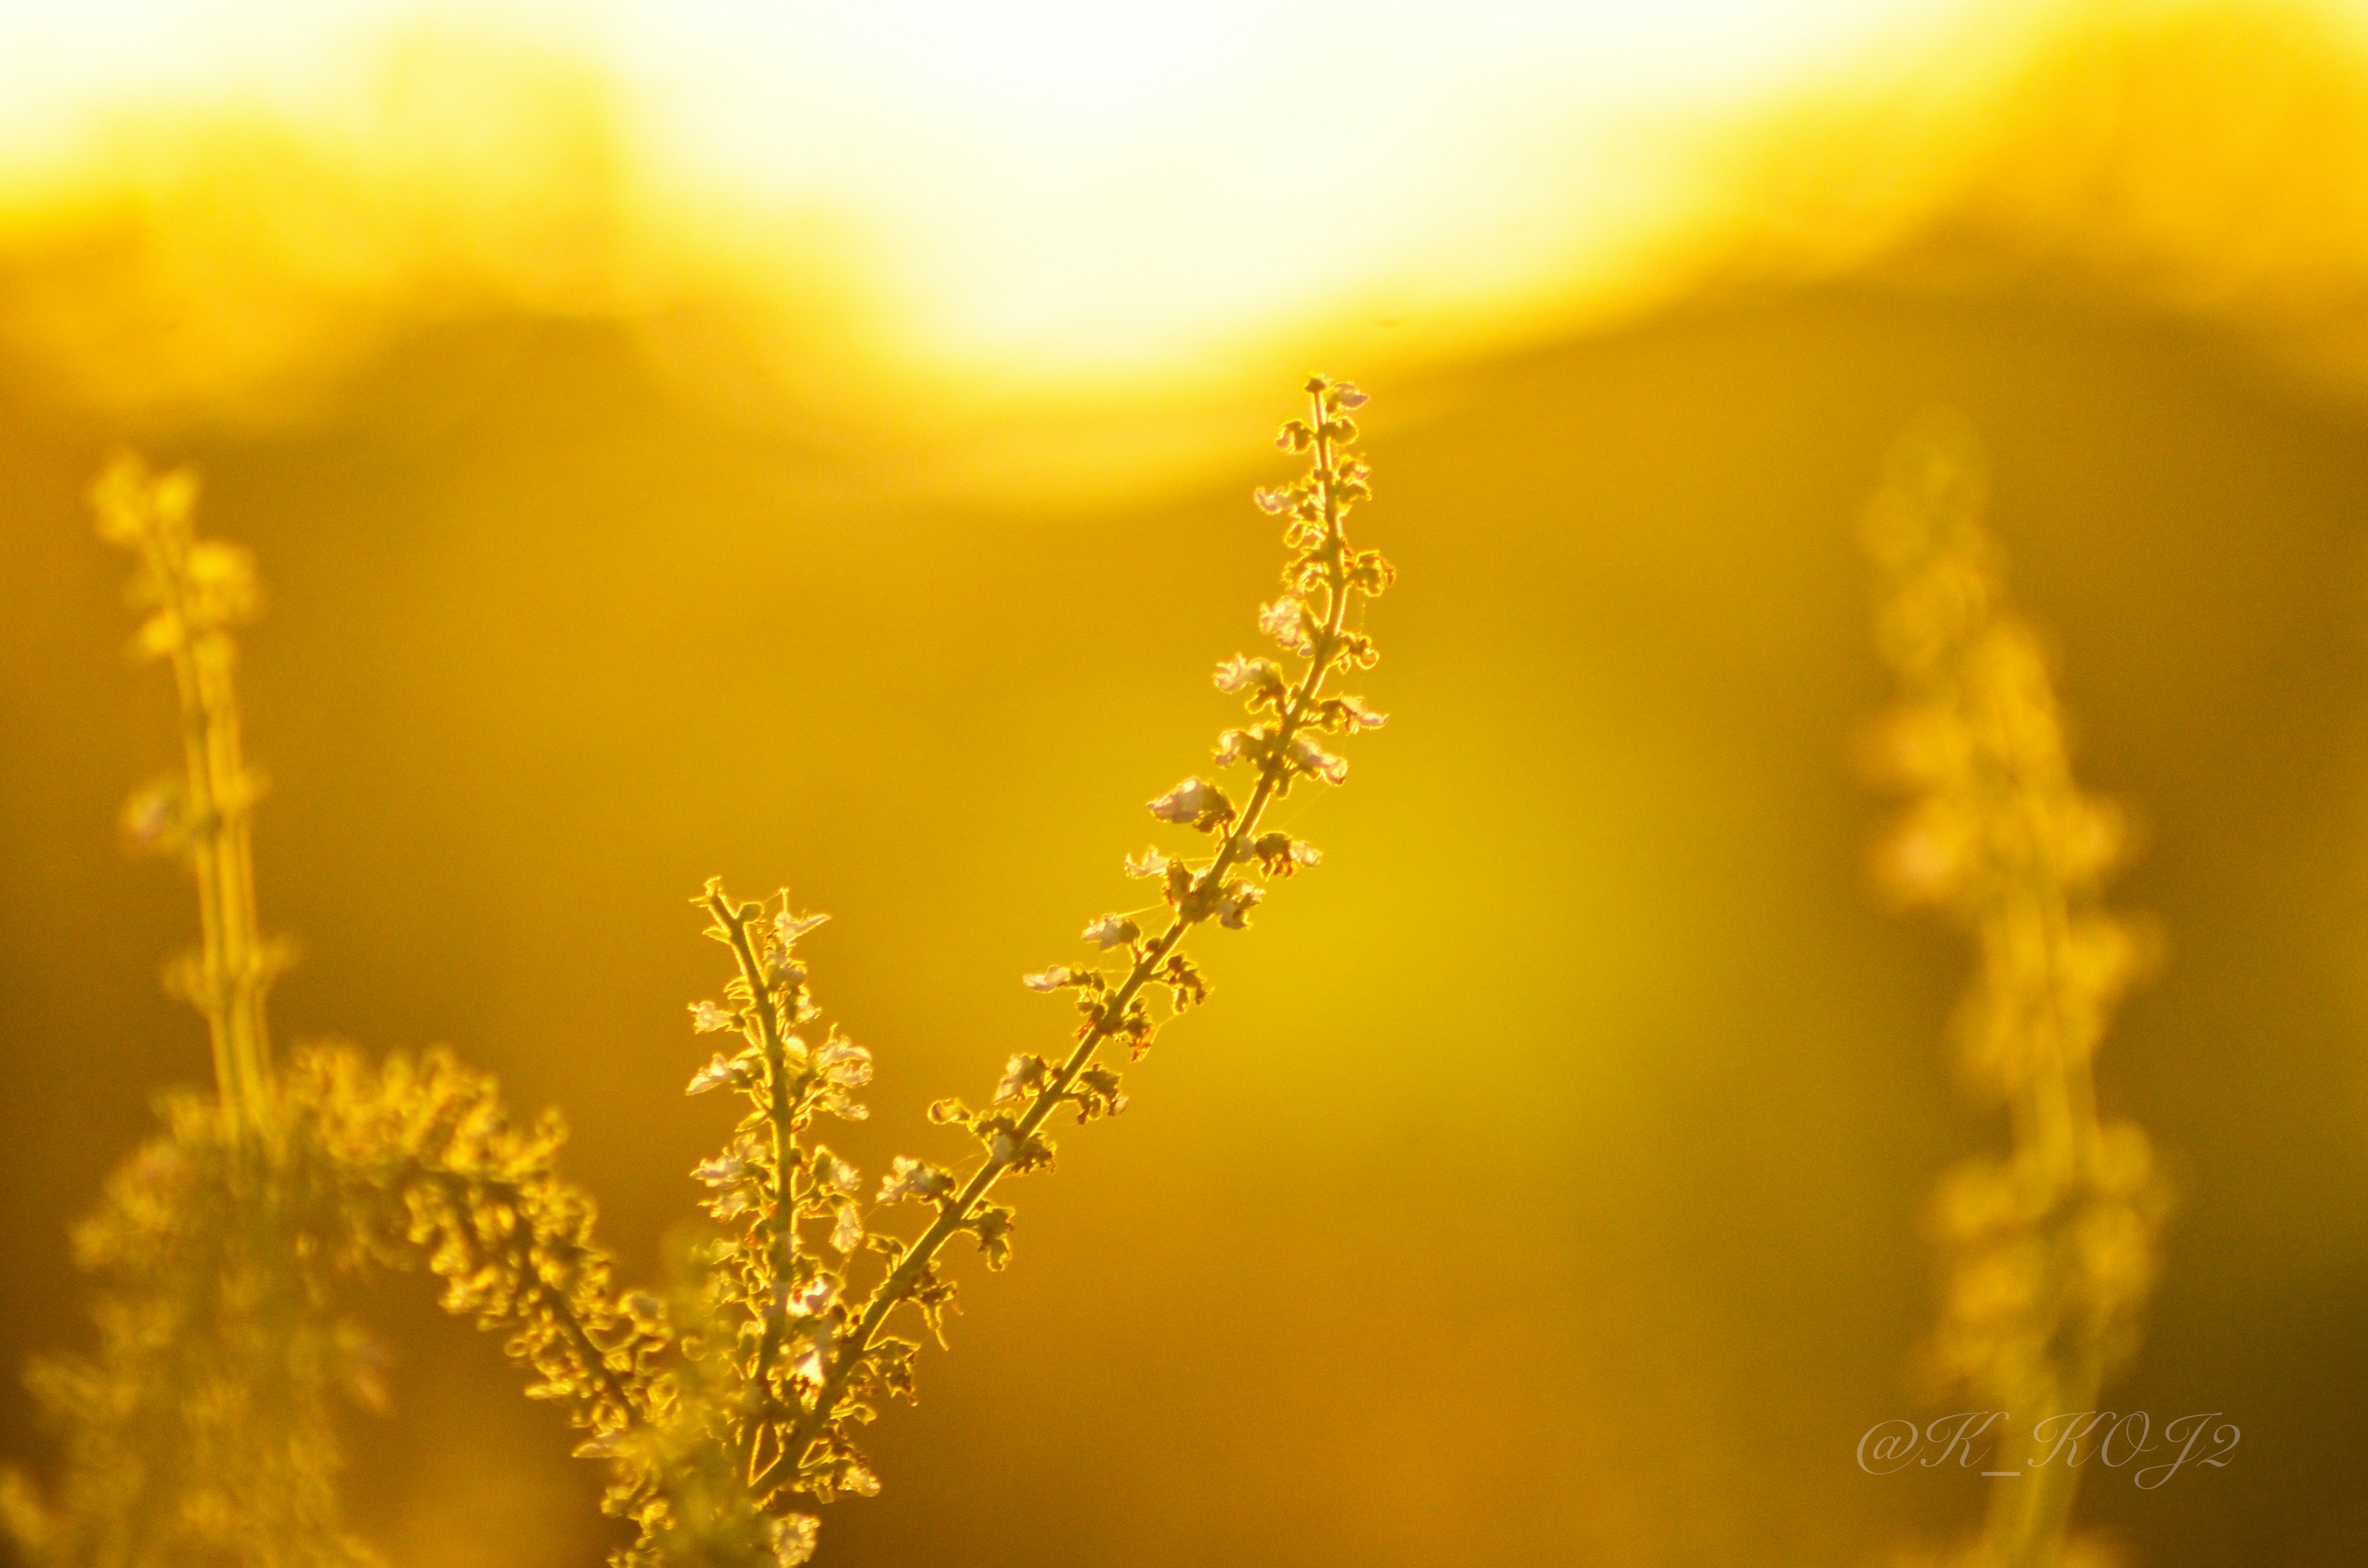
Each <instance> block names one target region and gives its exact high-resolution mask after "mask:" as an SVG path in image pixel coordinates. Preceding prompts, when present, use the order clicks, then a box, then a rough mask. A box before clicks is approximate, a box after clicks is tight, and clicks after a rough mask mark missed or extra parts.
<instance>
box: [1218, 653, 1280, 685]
mask: <svg viewBox="0 0 2368 1568" xmlns="http://www.w3.org/2000/svg"><path fill="white" fill-rule="evenodd" d="M1281 676H1282V672H1281V670H1279V669H1277V668H1275V666H1274V661H1272V660H1271V659H1250V658H1245V657H1243V656H1242V655H1241V654H1239V653H1236V654H1235V655H1234V656H1233V657H1232V658H1230V659H1227V660H1226V661H1225V662H1224V664H1222V665H1218V666H1217V689H1218V690H1219V691H1247V690H1248V689H1249V688H1250V687H1254V686H1258V685H1259V684H1260V683H1262V682H1264V681H1265V680H1267V679H1268V678H1269V677H1272V678H1275V679H1277V680H1280V679H1281Z"/></svg>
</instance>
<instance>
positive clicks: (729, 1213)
mask: <svg viewBox="0 0 2368 1568" xmlns="http://www.w3.org/2000/svg"><path fill="white" fill-rule="evenodd" d="M756 1206H757V1200H756V1199H753V1198H751V1197H749V1196H748V1189H747V1188H746V1187H733V1188H731V1189H729V1190H728V1191H725V1192H722V1193H718V1194H717V1195H716V1196H715V1197H713V1198H711V1199H708V1201H707V1211H708V1212H709V1213H710V1214H712V1215H714V1216H715V1217H716V1218H717V1219H719V1220H729V1219H731V1218H732V1217H733V1216H734V1215H736V1214H745V1213H746V1212H747V1211H748V1210H751V1209H753V1208H755V1207H756Z"/></svg>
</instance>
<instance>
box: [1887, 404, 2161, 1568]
mask: <svg viewBox="0 0 2368 1568" xmlns="http://www.w3.org/2000/svg"><path fill="white" fill-rule="evenodd" d="M1986 502H1987V469H1986V467H1985V463H1984V459H1983V454H1982V450H1981V448H1980V445H1979V442H1978V439H1977V437H1975V433H1974V431H1973V428H1972V426H1971V425H1970V424H1968V423H1967V422H1965V421H1964V419H1962V417H1959V416H1954V415H1942V414H1933V415H1926V416H1925V417H1924V418H1922V419H1921V420H1920V421H1919V422H1918V424H1917V425H1915V426H1912V427H1911V428H1910V429H1909V430H1908V431H1907V433H1906V434H1905V435H1903V436H1902V437H1900V439H1899V441H1898V442H1897V443H1896V446H1895V447H1894V449H1893V451H1892V454H1891V460H1890V469H1889V472H1888V473H1887V474H1886V476H1885V482H1884V485H1883V487H1882V489H1881V490H1880V491H1878V493H1877V494H1876V495H1875V496H1874V498H1873V502H1872V503H1871V504H1870V506H1868V509H1867V517H1866V523H1865V539H1866V544H1867V549H1868V551H1869V553H1870V554H1871V555H1872V556H1873V561H1874V563H1875V566H1876V568H1877V571H1878V573H1879V574H1880V578H1881V584H1882V596H1883V597H1882V602H1881V606H1880V608H1879V611H1878V613H1877V616H1876V621H1875V627H1876V642H1877V644H1878V646H1879V647H1880V649H1881V651H1882V653H1883V655H1884V659H1885V660H1887V661H1888V662H1889V663H1890V665H1892V667H1893V668H1894V669H1895V670H1896V672H1897V673H1898V676H1899V680H1900V686H1901V688H1902V692H1903V696H1904V701H1903V702H1902V704H1901V706H1900V707H1899V708H1898V709H1897V710H1896V711H1894V712H1893V713H1892V714H1891V715H1890V716H1889V718H1888V720H1887V722H1885V724H1884V727H1883V729H1882V731H1881V732H1880V736H1879V744H1878V746H1877V760H1878V762H1879V764H1880V766H1881V767H1882V768H1883V771H1884V772H1885V773H1886V774H1888V775H1889V776H1890V777H1891V778H1892V779H1893V780H1894V781H1895V782H1896V783H1897V784H1898V785H1899V786H1901V787H1902V788H1904V789H1905V790H1908V791H1909V792H1911V793H1912V795H1913V797H1914V800H1913V803H1912V804H1911V805H1910V806H1909V808H1908V810H1907V814H1906V816H1905V817H1904V819H1903V820H1902V821H1901V822H1900V824H1898V826H1897V827H1896V830H1895V831H1894V832H1893V833H1892V835H1891V836H1890V837H1889V838H1888V839H1887V840H1885V841H1884V844H1883V845H1882V846H1881V847H1880V850H1879V853H1878V855H1877V857H1876V862H1875V866H1876V871H1877V874H1878V876H1879V877H1880V879H1881V881H1882V883H1883V885H1884V888H1885V889H1886V890H1887V891H1888V892H1890V893H1891V894H1892V895H1893V896H1895V897H1896V898H1897V899H1898V900H1899V901H1900V902H1901V903H1906V904H1921V905H1926V906H1930V907H1932V908H1936V909H1939V910H1941V911H1942V912H1943V913H1945V914H1946V915H1949V916H1950V917H1951V918H1952V919H1953V920H1955V921H1956V922H1957V923H1958V924H1960V925H1962V926H1964V927H1965V928H1966V929H1967V931H1968V932H1969V933H1970V934H1971V935H1972V937H1973V938H1974V941H1975V950H1976V956H1977V960H1978V968H1977V972H1976V976H1975V983H1974V988H1973V990H1972V991H1971V992H1970V993H1968V994H1967V995H1966V997H1965V999H1964V1003H1963V1005H1962V1006H1960V1008H1959V1011H1958V1014H1957V1017H1956V1020H1955V1024H1954V1033H1955V1036H1956V1040H1957V1045H1958V1050H1959V1059H1960V1064H1961V1067H1962V1069H1963V1074H1964V1082H1965V1083H1966V1085H1967V1086H1968V1087H1969V1088H1970V1090H1971V1091H1972V1092H1973V1094H1974V1095H1975V1097H1976V1098H1977V1099H1978V1100H1980V1101H1981V1102H1982V1103H1984V1104H1996V1103H1998V1102H2000V1101H2003V1102H2004V1103H2005V1106H2006V1108H2007V1115H2008V1127H2009V1133H2010V1138H2011V1144H2012V1147H2011V1150H2010V1152H2009V1153H2008V1154H2007V1156H2006V1157H2005V1158H2003V1159H1998V1158H1988V1157H1984V1158H1977V1159H1975V1160H1971V1161H1968V1162H1967V1163H1965V1164H1964V1165H1960V1166H1959V1167H1958V1168H1957V1169H1956V1170H1954V1171H1953V1172H1952V1173H1951V1174H1950V1175H1949V1176H1948V1177H1947V1178H1946V1180H1945V1181H1944V1182H1943V1183H1942V1185H1941V1190H1940V1192H1939V1193H1938V1195H1937V1196H1936V1198H1935V1200H1934V1203H1933V1207H1932V1221H1933V1225H1934V1228H1935V1230H1936V1232H1937V1233H1938V1234H1939V1236H1940V1238H1941V1245H1942V1247H1943V1248H1944V1251H1945V1254H1946V1261H1947V1270H1948V1272H1947V1277H1946V1285H1945V1289H1944V1291H1943V1301H1944V1304H1943V1307H1942V1312H1941V1325H1940V1328H1939V1331H1938V1333H1937V1334H1936V1335H1935V1336H1934V1339H1933V1342H1932V1345H1931V1346H1930V1355H1931V1369H1932V1370H1933V1371H1934V1372H1935V1373H1936V1374H1937V1375H1938V1378H1939V1379H1940V1381H1942V1382H1943V1383H1945V1384H1946V1385H1947V1386H1949V1387H1952V1388H1963V1389H1965V1390H1968V1391H1970V1392H1972V1393H1973V1395H1974V1396H1975V1398H1977V1399H1980V1400H1983V1401H1986V1402H1987V1403H1988V1405H1989V1406H1991V1407H1992V1408H1995V1409H1998V1410H2001V1411H2004V1412H2006V1413H2007V1419H2006V1423H2005V1428H2004V1432H2003V1433H2002V1435H2001V1436H2000V1438H1999V1440H1998V1458H1997V1460H1995V1462H1996V1464H1997V1466H1998V1469H1999V1470H2000V1471H2007V1470H2010V1469H2011V1470H2017V1471H2020V1472H2021V1473H2020V1476H2019V1477H2000V1478H1999V1483H1998V1488H1997V1490H1996V1491H1994V1492H1993V1493H1991V1494H1990V1503H1989V1511H1988V1517H1987V1521H1986V1522H1985V1524H1984V1526H1983V1529H1982V1533H1981V1536H1980V1539H1979V1540H1978V1542H1977V1543H1976V1544H1975V1546H1974V1547H1973V1548H1972V1550H1971V1552H1970V1554H1969V1555H1968V1556H1967V1557H1966V1558H1965V1559H1964V1561H1965V1562H1967V1563H1969V1564H1974V1565H1977V1568H2059V1565H2063V1564H2071V1563H2075V1562H2090V1561H2098V1559H2092V1558H2090V1557H2089V1556H2086V1555H2085V1553H2087V1552H2088V1551H2090V1550H2091V1549H2090V1548H2089V1546H2087V1545H2084V1544H2082V1543H2080V1542H2078V1541H2076V1540H2071V1538H2069V1537H2068V1535H2067V1531H2068V1528H2069V1521H2070V1517H2071V1512H2072V1500H2073V1493H2074V1490H2075V1488H2076V1487H2077V1485H2078V1476H2079V1471H2078V1464H2077V1462H2076V1458H2075V1457H2074V1456H2068V1455H2066V1454H2065V1453H2062V1452H2056V1453H2053V1454H2051V1453H2049V1452H2048V1451H2046V1445H2045V1442H2044V1437H2046V1435H2047V1434H2048V1433H2050V1432H2054V1431H2057V1430H2059V1429H2060V1423H2056V1424H2051V1418H2053V1417H2055V1416H2058V1415H2085V1414H2087V1413H2090V1412H2093V1411H2094V1410H2095V1409H2096V1404H2097V1400H2098V1396H2099V1394H2100V1391H2101V1390H2102V1389H2103V1387H2104V1384H2105V1380H2106V1379H2107V1377H2108V1376H2110V1375H2111V1374H2112V1372H2113V1371H2114V1370H2115V1369H2118V1368H2119V1367H2121V1366H2122V1365H2123V1363H2124V1362H2126V1361H2127V1360H2128V1359H2129V1358H2130V1357H2131V1355H2132V1354H2133V1353H2134V1352H2135V1349H2136V1346H2137V1339H2138V1333H2139V1326H2140V1324H2139V1320H2140V1313H2141V1311H2142V1309H2143V1308H2144V1306H2145V1303H2146V1294H2147V1292H2148V1290H2150V1289H2151V1288H2152V1286H2153V1283H2154V1278H2155V1273H2156V1270H2157V1262H2158V1256H2157V1255H2158V1243H2157V1235H2158V1232H2159V1229H2160V1225H2161V1220H2162V1215H2163V1210H2164V1209H2165V1206H2166V1204H2165V1199H2166V1195H2165V1191H2164V1187H2163V1185H2162V1183H2161V1181H2160V1180H2159V1179H2158V1178H2157V1176H2156V1175H2155V1172H2154V1162H2153V1157H2152V1154H2151V1152H2150V1148H2149V1145H2148V1143H2147V1141H2146V1134H2145V1133H2144V1132H2143V1131H2140V1130H2139V1129H2138V1128H2137V1127H2136V1126H2135V1125H2133V1124H2131V1123H2129V1122H2124V1121H2110V1120H2104V1119H2100V1117H2099V1114H2098V1110H2097V1087H2096V1080H2095V1074H2094V1073H2093V1071H2092V1062H2093V1060H2094V1058H2095V1055H2096V1051H2097V1048H2098V1046H2099V1045H2100V1042H2101V1041H2102V1040H2103V1037H2104V1032H2105V1025H2106V1021H2107V1019H2108V1017H2110V1016H2111V1014H2112V1008H2113V1006H2114V1004H2115V1003H2116V1002H2117V1001H2118V1000H2119V999H2120V998H2121V996H2122V994H2123V992H2124V991H2125V990H2127V988H2128V987H2129V985H2130V984H2131V983H2132V982H2133V981H2134V980H2135V979H2136V978H2137V977H2138V975H2139V974H2140V973H2141V972H2142V971H2143V970H2144V968H2145V967H2146V963H2147V961H2148V960H2149V958H2150V956H2151V949H2152V943H2151V942H2150V941H2149V939H2148V937H2147V935H2146V932H2145V930H2144V928H2143V927H2141V926H2136V925H2135V924H2133V923H2132V922H2131V921H2130V920H2129V919H2127V918H2126V917H2123V916H2117V915H2111V914H2108V913H2106V912H2105V910H2104V909H2103V908H2102V906H2101V904H2100V892H2101V888H2102V884H2103V881H2104V879H2105V877H2106V875H2107V873H2108V872H2110V871H2111V870H2112V869H2114V868H2115V867H2116V866H2117V865H2119V864H2120V863H2121V862H2122V860H2123V858H2125V857H2126V855H2127V853H2128V848H2129V839H2130V833H2129V830H2128V827H2127V825H2126V824H2125V821H2124V818H2123V814H2122V813H2121V812H2120V811H2119V810H2118V809H2117V808H2116V807H2114V806H2113V805H2112V803H2111V802H2109V801H2100V800H2098V799H2096V798H2095V797H2092V796H2089V795H2087V794H2084V793H2083V792H2082V791H2081V790H2080V789H2079V788H2078V785H2077V784H2076V783H2075V782H2074V781H2073V778H2072V772H2071V767H2070V765H2069V762H2068V760H2067V758H2066V749H2065V736H2064V723H2063V720H2062V717H2061V715H2060V713H2059V711H2058V710H2057V705H2056V699H2055V687H2054V682H2053V680H2052V678H2051V676H2050V674H2049V670H2048V665H2047V659H2046V655H2045V653H2044V652H2043V650H2042V648H2041V645H2040V642H2039V641H2038V638H2037V636H2036V635H2035V634H2034V633H2033V631H2032V629H2031V628H2030V627H2028V626H2027V625H2025V624H2024V623H2023V622H2022V621H2021V619H2019V618H2018V617H2017V616H2016V615H2015V614H2014V613H2013V611H2012V610H2011V609H2009V608H2008V605H2007V603H2006V597H2005V590H2004V584H2003V580H2002V574H2001V572H2000V568H1999V562H1998V547H1997V545H1996V543H1995V542H1994V541H1993V540H1991V538H1990V537H1989V535H1988V534H1987V532H1986V531H1984V529H1983V527H1982V512H1983V508H1984V506H1985V504H1986ZM2034 1427H2035V1428H2038V1430H2037V1431H2036V1432H2034V1434H2033V1437H2034V1442H2035V1444H2036V1446H2037V1448H2036V1451H2034V1452H2033V1453H2032V1454H2030V1455H2026V1456H2021V1457H2017V1456H2018V1454H2019V1450H2018V1449H2015V1448H2014V1447H2013V1446H2012V1445H2013V1444H2014V1443H2015V1442H2017V1441H2019V1440H2020V1439H2019V1438H2018V1437H2016V1436H2015V1434H2018V1433H2021V1432H2024V1431H2032V1429H2033V1428H2034Z"/></svg>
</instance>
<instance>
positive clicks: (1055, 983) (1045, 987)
mask: <svg viewBox="0 0 2368 1568" xmlns="http://www.w3.org/2000/svg"><path fill="white" fill-rule="evenodd" d="M1075 979H1076V971H1075V970H1072V969H1071V968H1069V966H1068V965H1066V964H1057V963H1056V964H1054V965H1053V967H1052V968H1051V969H1047V970H1041V971H1038V972H1036V973H1034V974H1023V975H1021V976H1020V977H1019V983H1020V984H1022V985H1024V986H1026V987H1028V989H1029V990H1030V991H1058V990H1059V989H1061V987H1063V986H1064V985H1066V984H1068V983H1069V982H1071V981H1072V980H1075Z"/></svg>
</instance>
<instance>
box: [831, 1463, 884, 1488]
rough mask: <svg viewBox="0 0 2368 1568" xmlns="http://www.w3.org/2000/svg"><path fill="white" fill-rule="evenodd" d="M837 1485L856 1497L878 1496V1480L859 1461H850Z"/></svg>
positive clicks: (868, 1468)
mask: <svg viewBox="0 0 2368 1568" xmlns="http://www.w3.org/2000/svg"><path fill="white" fill-rule="evenodd" d="M838 1483H839V1484H840V1485H841V1486H844V1487H846V1488H847V1489H848V1491H849V1492H852V1493H854V1494H856V1495H857V1496H858V1497H877V1496H879V1495H880V1478H879V1477H878V1476H876V1475H874V1474H872V1473H871V1469H870V1467H868V1466H867V1465H865V1464H864V1462H863V1461H862V1460H852V1461H850V1462H849V1463H848V1467H847V1470H846V1472H845V1473H844V1474H842V1475H841V1476H840V1477H839V1478H838Z"/></svg>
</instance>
